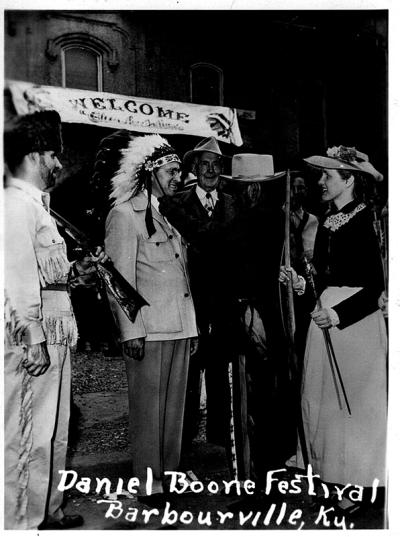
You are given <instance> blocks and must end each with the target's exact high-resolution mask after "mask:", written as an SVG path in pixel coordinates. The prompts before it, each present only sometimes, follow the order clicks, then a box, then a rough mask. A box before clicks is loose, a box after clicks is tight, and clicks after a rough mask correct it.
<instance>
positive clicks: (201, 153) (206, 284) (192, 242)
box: [160, 137, 236, 445]
mask: <svg viewBox="0 0 400 537" xmlns="http://www.w3.org/2000/svg"><path fill="white" fill-rule="evenodd" d="M224 158H226V157H224V156H223V155H222V153H221V150H220V148H219V145H218V142H217V140H216V139H215V138H213V137H210V138H206V139H204V140H202V141H201V142H200V143H199V144H197V145H196V147H195V148H194V149H193V150H191V151H188V152H187V153H186V154H185V155H184V158H183V162H184V164H185V165H186V166H187V168H188V169H190V170H191V171H192V172H193V173H194V175H195V176H196V177H197V184H196V185H194V186H193V187H192V188H190V189H189V190H186V191H184V192H181V193H179V194H177V195H176V196H174V197H173V198H163V199H162V200H161V203H160V210H161V211H162V212H163V214H165V215H166V217H167V218H168V220H169V221H171V222H172V223H173V224H174V225H175V227H176V228H177V229H178V230H179V232H180V233H181V234H182V236H183V237H184V238H185V239H186V240H187V241H188V243H189V249H188V266H189V273H190V281H191V286H192V291H193V298H194V303H195V307H196V315H197V322H198V326H199V331H200V344H199V353H198V356H197V357H196V358H195V359H194V360H193V361H192V362H191V368H190V372H189V385H190V388H191V390H189V393H188V396H189V397H188V405H189V406H187V409H186V416H185V433H187V434H188V436H190V435H191V436H193V435H194V434H195V431H193V430H192V431H190V427H191V424H192V423H193V421H194V420H193V413H195V412H196V410H197V409H196V405H197V406H198V397H196V392H197V387H198V385H199V380H198V379H199V375H200V369H201V368H204V369H205V380H206V390H207V438H208V440H209V441H210V442H214V443H217V444H222V445H226V443H227V439H228V438H229V415H230V394H229V384H228V374H227V364H228V362H229V360H230V359H231V357H232V354H233V353H234V349H232V348H230V346H232V339H233V338H232V337H231V335H232V331H233V330H235V322H236V316H235V315H234V313H233V312H234V305H233V304H232V300H231V298H230V293H229V292H228V289H227V288H226V286H225V283H226V277H225V276H226V273H225V270H224V266H225V265H224V263H223V259H222V258H221V242H220V240H221V236H222V235H221V234H222V232H223V230H224V229H225V228H226V226H227V225H228V224H229V222H231V221H232V220H233V218H234V216H235V206H234V203H233V198H232V197H231V196H229V195H227V194H225V193H223V192H222V191H221V190H219V189H218V186H219V181H220V175H221V173H222V169H223V159H224ZM197 393H198V392H197ZM191 399H192V400H191ZM191 407H192V408H191ZM187 427H188V428H189V429H187ZM189 439H190V438H189Z"/></svg>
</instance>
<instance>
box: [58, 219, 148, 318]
mask: <svg viewBox="0 0 400 537" xmlns="http://www.w3.org/2000/svg"><path fill="white" fill-rule="evenodd" d="M50 214H51V216H52V217H53V218H54V220H55V221H56V222H57V224H59V225H60V226H61V227H62V228H63V229H64V230H65V232H66V233H67V234H68V236H69V237H71V238H72V239H73V240H74V241H75V242H76V243H77V244H78V245H79V246H80V247H81V248H82V249H83V250H84V251H86V252H88V253H89V254H90V255H94V249H95V245H94V244H93V242H92V241H91V240H90V238H89V237H88V236H87V235H85V234H84V233H83V232H82V231H81V230H80V229H78V228H77V227H75V226H74V225H73V224H71V223H70V222H68V220H66V219H65V218H64V217H63V216H61V215H60V214H58V213H56V212H55V211H53V209H50ZM96 270H97V274H98V275H99V277H100V278H101V280H102V281H103V282H104V283H105V285H106V287H107V289H108V290H109V291H110V293H111V294H112V295H113V296H114V298H115V300H116V301H117V302H118V304H119V305H120V306H121V308H122V310H123V312H124V313H125V314H126V316H127V317H128V318H129V319H130V320H131V321H132V322H133V323H134V322H135V319H136V316H137V314H138V312H139V310H140V308H142V307H143V306H149V303H148V302H147V301H146V300H145V299H144V298H143V297H142V296H141V295H140V294H139V293H138V291H136V289H135V288H134V287H132V285H131V284H130V283H129V282H128V281H127V280H126V279H125V278H124V277H123V276H122V274H121V273H120V272H118V270H117V269H116V268H115V266H114V264H113V262H112V261H111V259H107V260H106V261H104V262H102V263H96Z"/></svg>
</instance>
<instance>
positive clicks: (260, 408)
mask: <svg viewBox="0 0 400 537" xmlns="http://www.w3.org/2000/svg"><path fill="white" fill-rule="evenodd" d="M222 179H223V180H224V181H225V182H226V184H225V187H224V188H226V190H227V191H228V192H230V193H232V195H233V196H234V197H235V200H236V202H237V205H238V206H239V208H240V210H239V212H238V215H237V217H236V218H235V219H234V221H233V222H232V223H231V225H230V226H229V230H227V231H226V234H225V237H224V241H223V244H222V248H223V256H224V259H225V262H226V271H225V272H226V278H227V280H228V283H229V286H230V289H231V292H232V293H233V295H234V297H235V298H236V299H237V300H240V303H241V304H242V306H243V308H244V311H242V325H241V329H242V330H243V329H244V331H245V332H246V333H247V339H246V338H245V339H244V342H245V343H244V345H243V347H242V349H241V352H242V354H244V355H245V356H246V362H245V373H244V374H242V375H239V374H237V375H234V376H233V380H234V382H233V396H234V405H235V406H236V408H238V405H239V403H238V400H240V408H241V410H242V412H241V416H238V415H236V416H235V420H236V429H237V430H240V425H241V429H242V430H246V428H247V430H248V435H249V445H250V450H249V457H250V461H251V464H250V463H248V464H249V466H251V468H252V472H253V477H255V478H256V479H258V480H260V481H261V482H262V481H263V479H264V477H265V472H266V471H267V470H270V469H273V468H281V467H282V465H283V464H284V462H285V455H286V456H287V455H288V454H290V452H291V450H292V449H293V445H294V443H295V438H296V433H295V423H294V420H293V417H292V415H293V412H292V409H291V408H290V401H291V399H290V397H291V394H290V386H289V385H288V367H287V340H286V337H285V333H284V330H283V326H282V316H281V311H280V295H279V286H278V285H277V278H278V276H279V268H280V259H281V254H282V249H283V243H284V214H283V211H282V209H281V208H282V204H283V201H284V196H285V172H282V171H278V172H277V171H275V168H274V159H273V156H272V155H265V154H261V155H260V154H254V153H241V154H236V155H234V156H233V158H232V173H231V175H222ZM246 341H247V343H246ZM238 366H239V367H243V366H240V363H239V364H238ZM240 379H242V381H241V382H242V385H239V382H238V381H240ZM243 379H246V381H244V380H243ZM235 380H236V384H235ZM244 382H247V386H244V385H243V383H244ZM246 388H247V400H246V398H242V399H241V397H243V396H242V394H246ZM243 415H246V416H248V418H247V421H246V420H244V421H242V423H241V424H240V423H237V422H238V420H239V422H240V420H241V419H242V416H243ZM291 444H292V445H291ZM245 460H246V459H245V458H244V462H245Z"/></svg>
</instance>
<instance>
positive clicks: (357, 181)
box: [337, 169, 374, 203]
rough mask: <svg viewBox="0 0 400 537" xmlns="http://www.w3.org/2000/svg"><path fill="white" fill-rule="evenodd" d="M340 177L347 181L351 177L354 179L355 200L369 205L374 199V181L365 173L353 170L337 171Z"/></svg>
mask: <svg viewBox="0 0 400 537" xmlns="http://www.w3.org/2000/svg"><path fill="white" fill-rule="evenodd" d="M337 171H338V173H339V175H340V177H341V178H342V179H343V180H344V181H347V180H348V179H350V177H352V176H353V177H354V190H353V194H354V199H356V200H357V201H360V202H364V203H369V202H370V200H371V199H372V197H373V194H374V192H373V185H372V184H371V183H372V181H371V180H370V179H369V178H368V177H367V176H366V175H365V174H364V173H363V172H359V171H355V170H354V171H353V170H339V169H338V170H337Z"/></svg>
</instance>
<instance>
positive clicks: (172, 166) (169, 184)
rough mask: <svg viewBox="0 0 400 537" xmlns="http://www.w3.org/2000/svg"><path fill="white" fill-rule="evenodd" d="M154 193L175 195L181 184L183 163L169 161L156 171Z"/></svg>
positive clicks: (157, 195) (157, 194)
mask: <svg viewBox="0 0 400 537" xmlns="http://www.w3.org/2000/svg"><path fill="white" fill-rule="evenodd" d="M154 176H155V177H153V193H154V195H155V196H156V197H160V196H173V195H174V194H176V193H177V191H178V189H179V186H180V184H181V165H180V164H179V162H168V164H164V166H161V168H157V169H156V170H155V171H154Z"/></svg>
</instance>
